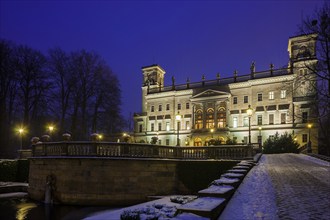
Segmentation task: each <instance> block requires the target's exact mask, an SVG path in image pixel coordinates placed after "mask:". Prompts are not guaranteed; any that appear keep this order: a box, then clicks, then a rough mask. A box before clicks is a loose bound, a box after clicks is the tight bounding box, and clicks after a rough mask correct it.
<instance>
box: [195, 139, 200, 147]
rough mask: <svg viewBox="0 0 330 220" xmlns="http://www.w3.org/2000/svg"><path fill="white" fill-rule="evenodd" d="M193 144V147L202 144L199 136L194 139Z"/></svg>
mask: <svg viewBox="0 0 330 220" xmlns="http://www.w3.org/2000/svg"><path fill="white" fill-rule="evenodd" d="M194 146H195V147H200V146H202V139H201V138H198V137H197V138H195V139H194Z"/></svg>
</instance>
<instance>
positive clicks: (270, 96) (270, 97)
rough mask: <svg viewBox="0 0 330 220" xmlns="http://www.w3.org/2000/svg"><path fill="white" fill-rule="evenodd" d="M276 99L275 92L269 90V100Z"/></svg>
mask: <svg viewBox="0 0 330 220" xmlns="http://www.w3.org/2000/svg"><path fill="white" fill-rule="evenodd" d="M273 99H274V92H269V100H273Z"/></svg>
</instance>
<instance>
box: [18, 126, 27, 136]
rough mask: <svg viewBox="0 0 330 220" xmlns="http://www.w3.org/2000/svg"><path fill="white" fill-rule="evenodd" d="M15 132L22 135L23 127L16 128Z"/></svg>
mask: <svg viewBox="0 0 330 220" xmlns="http://www.w3.org/2000/svg"><path fill="white" fill-rule="evenodd" d="M17 132H18V133H19V135H23V134H24V133H25V129H24V128H23V127H20V128H17Z"/></svg>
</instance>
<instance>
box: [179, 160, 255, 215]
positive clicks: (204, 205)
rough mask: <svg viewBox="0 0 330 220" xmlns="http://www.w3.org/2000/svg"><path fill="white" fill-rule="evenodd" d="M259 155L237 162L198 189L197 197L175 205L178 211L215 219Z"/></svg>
mask: <svg viewBox="0 0 330 220" xmlns="http://www.w3.org/2000/svg"><path fill="white" fill-rule="evenodd" d="M260 157H261V154H259V155H257V156H256V157H255V158H254V160H244V161H241V162H240V163H238V164H237V165H236V166H234V167H233V168H232V169H231V170H228V171H227V172H226V173H224V174H222V175H221V176H220V178H219V179H216V180H214V181H213V182H211V183H210V185H209V186H208V188H206V189H203V190H200V191H199V192H198V198H197V199H195V200H193V201H191V202H189V203H186V204H183V205H181V206H179V207H177V210H178V212H179V213H181V214H185V213H193V214H195V215H198V216H201V217H206V218H209V219H217V218H218V216H219V215H220V214H221V212H222V210H223V209H224V208H225V206H226V204H227V203H228V201H229V199H230V198H231V197H232V195H233V194H234V192H235V191H236V189H237V188H238V187H239V185H240V183H241V182H242V181H243V179H244V177H245V176H246V175H247V173H248V172H249V171H250V169H252V167H253V166H254V165H255V164H256V162H257V161H258V160H259V159H260ZM181 214H179V215H178V217H179V216H180V215H181Z"/></svg>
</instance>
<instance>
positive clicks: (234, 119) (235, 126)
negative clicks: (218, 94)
mask: <svg viewBox="0 0 330 220" xmlns="http://www.w3.org/2000/svg"><path fill="white" fill-rule="evenodd" d="M237 124H238V123H237V117H234V118H233V127H234V128H237Z"/></svg>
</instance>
